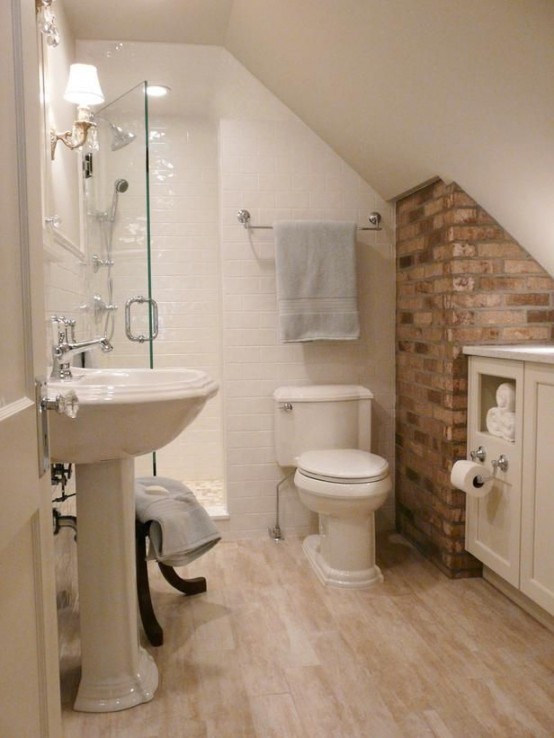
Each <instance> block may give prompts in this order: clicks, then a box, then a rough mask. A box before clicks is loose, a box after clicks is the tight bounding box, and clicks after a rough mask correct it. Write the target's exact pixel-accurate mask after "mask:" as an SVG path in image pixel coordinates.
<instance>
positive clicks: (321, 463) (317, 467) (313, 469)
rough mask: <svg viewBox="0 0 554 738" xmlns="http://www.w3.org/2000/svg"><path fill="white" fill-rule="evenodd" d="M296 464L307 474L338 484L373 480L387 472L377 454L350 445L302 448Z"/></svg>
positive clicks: (383, 460) (386, 464)
mask: <svg viewBox="0 0 554 738" xmlns="http://www.w3.org/2000/svg"><path fill="white" fill-rule="evenodd" d="M297 464H298V469H299V471H300V472H301V473H302V474H305V475H306V476H308V477H313V478H314V479H321V480H323V481H328V482H335V483H339V484H341V483H342V484H363V483H366V482H375V481H377V480H378V479H383V477H386V476H387V474H388V473H389V465H388V463H387V461H386V460H385V459H383V458H382V457H381V456H377V454H370V453H368V452H367V451H359V450H357V449H352V448H349V449H328V450H327V451H306V452H304V453H303V454H301V455H300V456H299V457H298V461H297Z"/></svg>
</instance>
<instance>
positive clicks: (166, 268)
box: [78, 42, 395, 537]
mask: <svg viewBox="0 0 554 738" xmlns="http://www.w3.org/2000/svg"><path fill="white" fill-rule="evenodd" d="M78 48H79V55H80V59H81V60H82V61H92V62H93V63H96V64H97V66H98V67H99V73H100V79H101V82H102V85H103V86H104V88H105V89H106V90H107V96H108V98H109V97H110V94H111V95H112V96H113V97H115V96H116V95H118V94H121V93H122V92H123V91H125V89H127V88H128V87H130V86H132V85H134V84H136V83H137V82H139V81H140V80H141V79H151V80H156V81H160V82H163V83H166V84H169V85H170V86H171V87H172V94H174V95H175V100H176V102H177V105H176V107H177V108H178V110H177V113H175V112H172V111H171V109H170V101H169V100H167V101H166V102H165V103H161V104H160V107H159V108H156V107H155V106H154V105H152V106H151V120H152V126H151V128H152V131H153V134H152V136H151V147H152V169H151V174H152V177H151V182H152V232H153V272H154V293H155V296H156V292H157V290H159V294H158V295H157V296H158V297H159V298H160V303H161V325H160V331H161V335H160V340H159V341H158V342H157V344H156V356H157V357H158V358H157V359H156V361H157V362H160V363H163V364H164V365H170V364H175V363H180V364H184V365H197V366H200V367H202V368H206V369H207V370H208V371H210V373H213V374H214V375H215V376H216V377H218V376H220V377H221V393H220V396H219V398H218V400H217V403H222V407H223V426H224V428H223V430H224V444H223V446H220V447H219V448H220V456H219V458H220V459H222V457H221V449H222V448H224V449H225V457H224V459H222V463H224V465H225V476H226V482H227V495H228V508H229V513H230V519H229V520H228V521H221V522H220V523H218V524H219V525H220V527H221V529H222V531H223V533H224V535H226V536H233V537H242V536H258V535H265V534H266V531H267V528H268V526H271V525H273V524H274V509H275V484H276V482H277V481H278V480H279V479H280V478H281V477H282V476H283V474H284V472H283V470H281V469H279V467H278V466H277V465H276V463H275V461H274V452H273V436H272V432H273V431H272V427H273V403H272V399H271V397H272V392H273V390H274V389H275V388H276V387H278V386H280V385H283V384H294V383H309V382H320V383H341V382H348V383H360V384H364V385H367V386H369V387H370V388H371V389H372V390H373V392H374V394H375V402H374V427H373V447H374V451H375V452H377V453H381V454H382V455H384V456H385V457H386V458H387V459H388V460H389V462H390V463H391V465H393V456H394V454H393V424H394V423H393V407H394V281H395V264H394V253H393V236H394V232H393V229H394V223H393V208H392V207H391V206H390V205H388V204H386V203H385V202H384V201H383V200H382V199H381V198H379V197H378V196H377V194H376V193H375V191H374V190H372V188H371V187H370V186H369V185H368V184H367V183H366V182H364V181H363V180H362V179H361V178H360V177H359V175H357V174H356V173H355V172H354V171H353V170H352V169H351V168H350V167H349V166H348V165H346V164H345V162H344V161H343V160H342V159H341V158H340V157H339V156H338V155H337V154H335V153H334V152H333V151H332V150H331V149H330V148H329V147H328V146H327V145H326V144H324V143H323V142H322V141H321V139H319V138H318V136H316V135H315V134H314V133H313V132H312V131H310V129H309V128H307V127H306V126H305V125H304V124H303V123H302V122H301V121H299V120H298V118H296V116H295V115H293V114H292V113H291V112H290V111H289V110H288V109H287V108H286V107H285V106H283V105H282V104H281V103H280V102H279V101H278V100H277V99H276V98H275V97H274V96H273V95H271V94H270V93H269V92H268V91H267V90H266V89H265V88H264V87H263V85H261V84H260V83H259V82H258V81H257V80H255V78H253V77H252V76H251V75H250V74H249V73H248V72H247V71H246V70H245V69H244V68H243V67H242V66H241V65H240V64H239V63H238V62H237V61H236V60H235V59H233V57H232V56H231V55H229V54H228V53H227V52H226V51H224V50H223V49H220V48H211V47H195V46H178V45H170V46H165V45H163V44H146V43H145V44H138V43H131V44H117V45H116V44H110V43H100V42H79V44H78ZM133 75H134V77H133ZM208 93H209V94H208ZM188 95H190V105H189V107H187V96H188ZM162 134H163V135H162ZM131 150H132V147H131V146H129V147H127V149H125V151H126V152H127V154H129V155H130V152H131ZM216 175H217V177H216ZM216 180H217V190H218V191H217V192H215V191H214V184H216ZM124 197H125V195H124V196H122V198H121V199H120V202H121V203H122V208H123V207H125V204H124V203H125V201H124V199H123V198H124ZM239 208H247V209H248V210H250V212H251V214H252V219H253V223H259V224H262V223H263V224H271V223H272V222H273V221H274V220H276V219H279V218H299V219H301V218H316V219H317V218H328V219H350V220H356V221H357V222H358V223H359V224H360V225H365V224H367V218H368V215H369V213H370V212H371V211H373V210H378V211H380V212H381V215H382V216H383V223H384V230H383V231H381V232H379V233H369V232H361V233H360V234H359V239H358V241H359V242H358V246H357V265H358V286H359V307H360V313H361V324H362V337H361V339H360V340H359V341H355V342H315V343H313V344H281V343H280V342H279V340H278V336H277V315H276V296H275V262H274V258H273V241H272V235H271V232H270V231H261V232H260V231H254V232H252V233H251V234H250V235H249V234H248V233H247V232H246V231H245V230H244V229H243V228H242V227H241V226H240V225H239V223H238V222H237V220H236V211H237V210H238V209H239ZM122 213H123V211H122ZM216 229H217V230H216ZM214 249H217V253H216V252H215V251H214ZM215 287H217V288H218V289H217V292H218V293H219V294H218V296H216V295H215V293H214V292H213V290H214V288H215ZM219 301H221V302H220V304H218V303H219ZM216 307H217V311H216ZM212 308H213V309H212ZM218 311H219V312H218ZM216 342H217V343H218V346H217V347H216V346H215V344H216ZM216 348H217V351H221V369H220V372H221V374H220V375H217V371H218V366H217V351H216ZM215 409H216V403H214V404H213V405H212V406H210V405H209V406H208V408H207V411H206V413H207V415H209V414H210V413H211V412H212V411H215ZM210 422H211V421H210V419H209V417H206V418H205V419H199V420H197V421H196V424H195V425H193V426H191V428H190V431H189V432H188V433H187V432H185V435H184V439H183V442H182V443H181V441H179V443H178V444H173V445H172V448H169V449H168V450H167V451H166V452H163V451H162V452H161V453H160V458H163V457H164V456H165V457H166V458H167V462H168V467H167V468H171V469H174V468H175V469H176V471H175V474H172V475H173V476H178V477H179V478H183V476H182V475H181V474H180V473H179V472H178V470H177V468H176V466H173V464H174V462H176V461H177V460H178V459H179V458H186V457H189V458H193V457H198V458H199V459H202V458H206V449H208V450H209V454H208V456H209V455H210V454H211V453H212V452H213V451H214V449H213V447H212V446H211V445H210V444H212V443H213V441H214V438H215V426H211V428H210V427H209V423H210ZM204 423H205V424H204ZM196 441H198V442H199V445H194V446H193V443H196ZM217 463H219V462H218V457H217V456H216V455H215V453H214V466H216V465H217ZM159 473H165V472H164V471H163V469H160V472H159ZM282 500H283V503H282V504H283V509H282V518H281V524H282V526H283V527H284V529H285V530H286V531H289V532H290V531H292V530H297V531H299V532H302V531H306V530H307V529H308V527H309V525H310V524H311V522H312V521H311V518H310V515H309V514H308V513H307V511H305V510H304V508H303V507H302V506H301V505H300V503H299V502H298V500H297V496H296V493H295V492H294V490H292V489H291V488H290V487H289V488H284V490H283V497H282ZM392 509H393V508H392V501H391V503H390V504H389V505H388V506H387V508H386V510H385V516H386V517H388V518H389V519H390V518H391V517H392Z"/></svg>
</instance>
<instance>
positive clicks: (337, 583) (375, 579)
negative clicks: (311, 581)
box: [302, 535, 383, 589]
mask: <svg viewBox="0 0 554 738" xmlns="http://www.w3.org/2000/svg"><path fill="white" fill-rule="evenodd" d="M320 542H321V537H320V536H319V535H312V536H308V537H307V538H305V539H304V543H303V544H302V548H303V549H304V553H305V554H306V557H307V559H308V561H309V562H310V564H311V567H312V569H313V570H314V571H315V573H316V574H317V577H318V579H319V581H320V582H321V583H322V584H324V585H326V586H329V587H344V588H348V589H368V588H369V587H373V586H374V585H375V584H379V583H380V582H382V581H383V575H382V573H381V570H380V569H379V567H378V566H377V565H376V564H374V565H373V566H371V567H370V568H369V569H359V570H356V571H344V570H341V569H334V568H333V567H331V566H329V564H328V563H327V562H326V561H325V559H324V558H323V556H322V555H321V551H320Z"/></svg>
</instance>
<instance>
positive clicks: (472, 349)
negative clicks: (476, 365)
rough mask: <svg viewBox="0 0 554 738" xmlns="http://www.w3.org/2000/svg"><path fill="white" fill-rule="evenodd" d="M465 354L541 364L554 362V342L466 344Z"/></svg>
mask: <svg viewBox="0 0 554 738" xmlns="http://www.w3.org/2000/svg"><path fill="white" fill-rule="evenodd" d="M464 354H469V355H471V356H486V357H488V358H490V359H512V360H516V361H534V362H539V363H541V364H554V344H548V345H545V344H541V345H538V344H537V345H534V344H521V345H519V346H518V345H512V346H510V345H507V346H497V345H494V344H491V345H488V346H464Z"/></svg>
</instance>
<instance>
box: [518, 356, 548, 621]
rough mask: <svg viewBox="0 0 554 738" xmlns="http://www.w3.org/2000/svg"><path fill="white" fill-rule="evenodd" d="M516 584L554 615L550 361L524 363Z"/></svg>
mask: <svg viewBox="0 0 554 738" xmlns="http://www.w3.org/2000/svg"><path fill="white" fill-rule="evenodd" d="M523 402H524V405H523V407H524V416H523V478H522V501H521V503H522V504H521V573H520V589H521V591H522V592H524V593H525V594H526V595H527V596H528V597H530V598H531V599H532V600H533V601H534V602H536V603H537V604H538V605H540V606H541V607H543V608H544V609H545V610H547V611H548V612H549V613H551V614H553V615H554V531H553V528H554V365H552V366H547V365H545V364H525V389H524V398H523Z"/></svg>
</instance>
